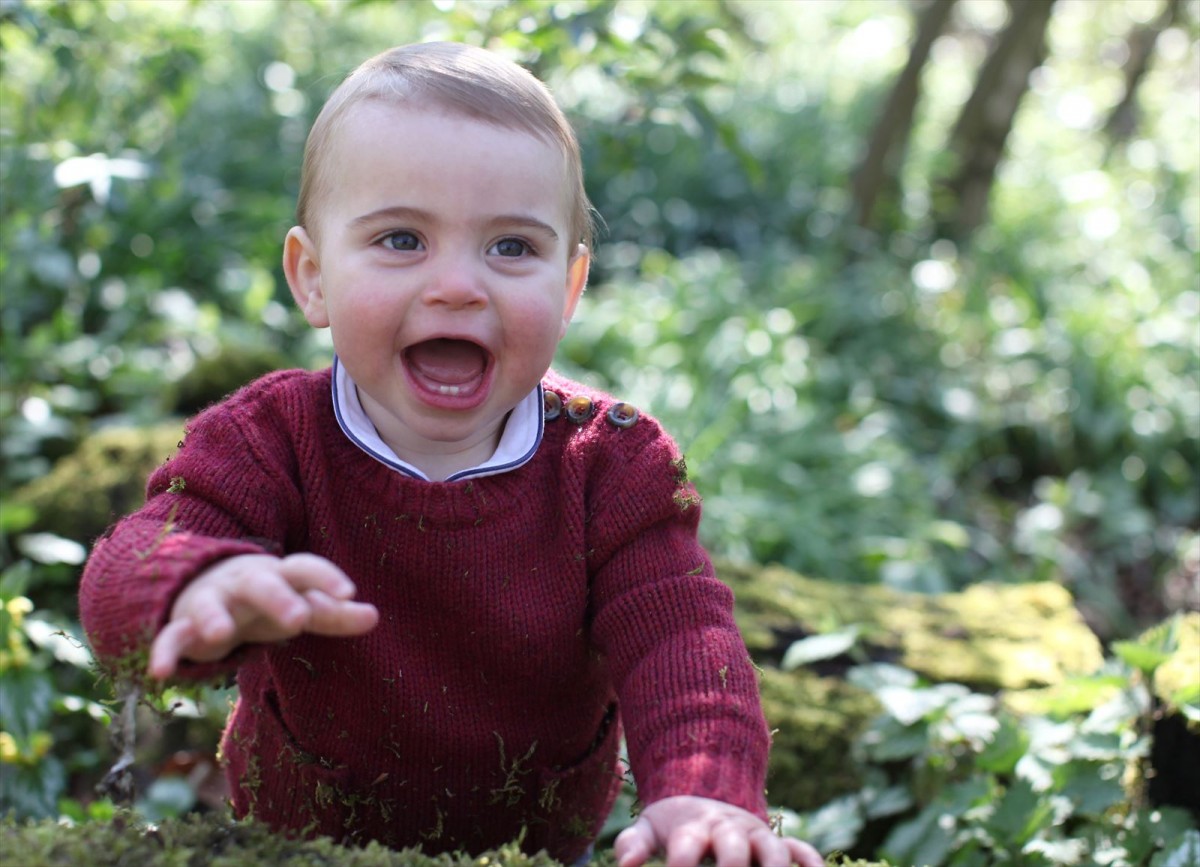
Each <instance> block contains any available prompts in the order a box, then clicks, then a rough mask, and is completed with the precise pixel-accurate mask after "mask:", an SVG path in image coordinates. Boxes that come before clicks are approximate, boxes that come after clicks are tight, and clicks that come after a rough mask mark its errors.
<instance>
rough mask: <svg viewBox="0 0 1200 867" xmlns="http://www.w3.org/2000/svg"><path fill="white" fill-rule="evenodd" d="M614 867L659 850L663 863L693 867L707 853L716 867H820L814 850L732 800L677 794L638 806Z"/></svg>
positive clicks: (626, 866) (635, 865) (630, 866)
mask: <svg viewBox="0 0 1200 867" xmlns="http://www.w3.org/2000/svg"><path fill="white" fill-rule="evenodd" d="M613 850H614V851H615V853H616V856H617V864H618V865H619V867H640V865H642V864H645V863H646V860H647V859H648V858H650V856H651V855H653V854H654V853H656V852H664V853H665V854H666V861H667V865H668V867H696V865H698V864H699V863H700V859H701V858H703V857H704V856H705V855H708V854H711V855H712V856H713V857H714V858H716V861H717V864H718V867H750V865H752V864H757V865H759V867H788V865H791V864H799V865H801V867H824V865H825V860H824V859H823V858H822V857H821V856H820V854H819V853H818V852H817V850H816V849H814V848H813V847H812V846H810V845H808V844H807V843H802V842H801V841H799V840H796V839H793V838H791V837H778V836H776V835H775V832H773V831H772V830H771V829H770V828H769V827H768V826H767V824H766V822H764V821H763V820H762V819H760V818H758V817H757V816H755V815H754V814H753V813H748V812H746V811H745V810H742V809H740V808H738V807H735V806H733V805H732V804H726V803H725V802H723V801H714V800H713V799H711V798H699V797H695V796H692V795H677V796H675V797H672V798H663V799H662V800H661V801H655V802H654V803H653V804H650V805H649V806H647V807H645V808H644V809H643V810H642V814H641V816H639V817H638V820H637V822H635V823H634V824H633V825H631V826H630V827H628V828H626V829H625V830H624V831H622V832H621V833H620V834H619V835H618V836H617V841H616V843H615V844H614V846H613Z"/></svg>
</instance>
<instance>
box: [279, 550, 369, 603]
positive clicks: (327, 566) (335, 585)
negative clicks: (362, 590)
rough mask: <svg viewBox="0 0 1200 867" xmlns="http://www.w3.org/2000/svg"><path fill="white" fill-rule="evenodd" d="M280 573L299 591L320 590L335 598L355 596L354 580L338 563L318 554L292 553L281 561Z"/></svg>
mask: <svg viewBox="0 0 1200 867" xmlns="http://www.w3.org/2000/svg"><path fill="white" fill-rule="evenodd" d="M279 574H280V575H282V576H283V577H284V579H285V580H286V581H287V582H288V583H289V584H291V585H292V587H294V588H295V589H296V590H297V591H299V592H301V593H303V592H304V591H305V590H320V591H321V592H322V593H325V594H326V595H328V596H331V597H333V598H334V599H349V598H351V597H352V596H354V592H355V587H354V582H353V581H351V580H350V577H349V576H348V575H347V574H346V573H345V572H343V571H342V570H341V569H340V568H339V567H338V566H337V565H336V564H334V563H332V562H330V561H329V560H326V559H325V558H324V557H320V556H318V555H316V554H303V553H302V554H290V555H288V556H287V557H284V558H283V559H282V560H280V561H279Z"/></svg>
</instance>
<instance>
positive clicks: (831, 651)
mask: <svg viewBox="0 0 1200 867" xmlns="http://www.w3.org/2000/svg"><path fill="white" fill-rule="evenodd" d="M859 631H860V630H859V627H857V626H850V627H847V628H846V629H841V630H838V631H837V632H827V633H825V634H824V635H810V636H809V637H808V638H801V639H800V640H799V641H794V642H792V645H791V647H789V648H788V649H787V653H785V654H784V655H783V660H782V661H781V662H780V667H781V668H782V669H783V670H784V671H793V670H794V669H797V668H799V667H800V666H802V665H808V664H810V663H813V662H820V661H821V660H823V659H833V658H835V657H838V656H841V655H842V654H844V653H846V652H847V651H848V650H850V649H851V648H852V647H854V645H855V644H857V643H858V635H859Z"/></svg>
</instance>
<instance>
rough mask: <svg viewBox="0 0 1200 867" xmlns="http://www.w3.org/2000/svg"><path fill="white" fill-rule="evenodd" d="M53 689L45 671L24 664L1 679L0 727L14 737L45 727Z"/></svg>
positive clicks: (23, 735) (52, 682)
mask: <svg viewBox="0 0 1200 867" xmlns="http://www.w3.org/2000/svg"><path fill="white" fill-rule="evenodd" d="M55 694H56V691H55V689H54V681H52V680H51V679H50V675H49V674H47V673H46V672H44V671H38V670H37V669H34V668H30V667H29V666H25V667H23V668H17V669H14V670H12V671H9V672H8V673H7V674H6V675H5V676H4V677H3V678H0V728H2V729H4V731H6V732H9V733H10V734H11V735H12V736H13V737H15V738H17V739H23V738H27V737H29V736H30V735H32V734H33V733H34V732H37V731H41V730H43V729H45V728H46V725H47V723H49V721H50V709H51V706H52V705H53V702H54V697H55Z"/></svg>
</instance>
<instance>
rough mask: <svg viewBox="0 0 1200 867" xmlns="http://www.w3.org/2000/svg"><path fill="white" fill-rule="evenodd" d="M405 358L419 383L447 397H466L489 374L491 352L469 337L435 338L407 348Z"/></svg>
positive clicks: (476, 388)
mask: <svg viewBox="0 0 1200 867" xmlns="http://www.w3.org/2000/svg"><path fill="white" fill-rule="evenodd" d="M404 361H405V364H406V365H407V366H408V370H409V372H410V373H411V374H412V377H413V379H414V380H416V382H417V384H418V385H420V386H421V387H422V388H424V389H426V390H427V391H431V392H433V393H435V394H440V395H445V396H448V397H459V396H462V397H466V396H469V395H471V394H473V393H474V392H475V391H477V390H478V389H479V387H480V386H481V385H482V384H483V382H484V380H485V379H486V377H487V372H488V367H489V364H490V362H491V355H490V353H489V352H488V351H487V350H486V349H484V348H483V347H482V346H480V345H479V344H478V343H473V342H472V341H470V340H458V339H455V338H449V337H436V338H434V339H432V340H425V341H422V342H421V343H414V344H413V345H412V346H410V347H408V349H406V350H404Z"/></svg>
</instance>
